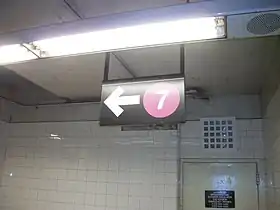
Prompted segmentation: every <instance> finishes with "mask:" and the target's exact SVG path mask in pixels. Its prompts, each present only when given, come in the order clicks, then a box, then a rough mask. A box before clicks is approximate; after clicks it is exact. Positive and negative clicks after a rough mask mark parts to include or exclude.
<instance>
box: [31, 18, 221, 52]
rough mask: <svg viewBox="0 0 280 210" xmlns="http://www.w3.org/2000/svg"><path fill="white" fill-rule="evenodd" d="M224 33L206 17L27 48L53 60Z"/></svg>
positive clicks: (60, 39) (218, 22) (54, 40)
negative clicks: (67, 56) (38, 51)
mask: <svg viewBox="0 0 280 210" xmlns="http://www.w3.org/2000/svg"><path fill="white" fill-rule="evenodd" d="M225 33H226V32H225V26H224V18H223V17H219V18H216V17H205V18H196V19H183V20H176V21H168V22H158V23H150V24H144V25H137V26H130V27H123V28H116V29H108V30H103V31H95V32H90V33H83V34H75V35H67V36H62V37H55V38H50V39H45V40H39V41H35V42H32V43H30V44H31V45H32V46H35V48H36V49H40V51H41V53H40V55H41V56H42V57H54V56H65V55H71V54H80V53H90V52H104V51H114V50H120V49H127V48H137V47H144V46H153V45H165V44H172V43H182V42H187V41H195V40H205V39H216V38H223V37H225Z"/></svg>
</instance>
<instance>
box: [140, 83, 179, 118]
mask: <svg viewBox="0 0 280 210" xmlns="http://www.w3.org/2000/svg"><path fill="white" fill-rule="evenodd" d="M179 104H180V93H179V91H178V89H177V88H176V87H175V86H174V85H172V84H170V83H157V84H155V85H153V86H152V87H151V88H149V89H148V90H147V91H146V92H145V94H144V97H143V105H144V108H145V110H146V111H147V112H148V113H149V114H150V115H151V116H152V117H155V118H165V117H168V116H170V115H172V114H173V113H174V112H175V111H176V110H177V108H178V107H179Z"/></svg>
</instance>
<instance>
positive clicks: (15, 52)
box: [0, 44, 37, 65]
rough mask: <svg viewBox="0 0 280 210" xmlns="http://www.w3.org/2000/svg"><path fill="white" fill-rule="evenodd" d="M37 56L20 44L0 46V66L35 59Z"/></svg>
mask: <svg viewBox="0 0 280 210" xmlns="http://www.w3.org/2000/svg"><path fill="white" fill-rule="evenodd" d="M36 58H37V56H36V55H34V54H33V53H32V52H30V51H28V50H27V49H26V48H25V47H23V46H21V45H20V44H14V45H6V46H2V47H1V46H0V64H1V65H3V64H8V63H15V62H20V61H26V60H32V59H36Z"/></svg>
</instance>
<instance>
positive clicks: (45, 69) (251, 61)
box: [0, 37, 280, 104]
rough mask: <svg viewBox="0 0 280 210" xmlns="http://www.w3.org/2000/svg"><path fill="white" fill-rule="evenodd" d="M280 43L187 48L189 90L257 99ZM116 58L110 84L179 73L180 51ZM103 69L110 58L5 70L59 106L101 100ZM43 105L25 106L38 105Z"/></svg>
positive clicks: (175, 48)
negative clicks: (265, 73) (44, 92)
mask: <svg viewBox="0 0 280 210" xmlns="http://www.w3.org/2000/svg"><path fill="white" fill-rule="evenodd" d="M279 43H280V42H279V37H271V38H258V39H246V40H245V39H243V40H226V41H213V42H212V41H211V42H200V43H191V44H186V45H185V73H186V86H187V87H199V88H201V89H203V90H205V91H206V92H207V94H210V95H224V94H257V93H259V92H260V90H261V88H262V84H263V77H264V72H265V71H268V70H269V69H270V68H271V66H270V65H271V64H272V63H274V65H275V62H278V63H279V62H280V60H279V46H280V45H279ZM277 50H278V51H277ZM115 54H116V56H114V55H111V61H110V75H109V78H110V79H119V78H131V77H132V75H131V73H129V72H128V71H127V70H126V68H128V69H129V71H130V72H132V74H134V75H135V76H137V77H142V76H152V75H162V74H172V73H179V71H180V56H179V55H180V53H179V46H178V45H176V46H166V47H156V48H146V49H144V48H143V49H136V50H129V51H121V52H116V53H115ZM120 61H121V62H122V63H123V64H125V65H122V64H121V62H120ZM104 63H105V54H87V55H79V56H71V57H63V58H54V59H42V60H35V61H29V62H25V63H18V64H11V65H7V66H5V68H6V69H9V70H11V71H12V72H14V73H16V74H15V75H17V76H20V77H21V78H25V79H26V80H28V81H31V83H32V84H35V85H37V86H38V87H40V88H41V89H43V90H45V91H46V92H48V94H52V95H54V96H57V100H60V99H61V98H62V99H65V100H66V101H67V100H69V101H92V100H98V99H99V97H100V92H101V84H102V80H103V72H104ZM0 71H1V70H0ZM0 73H1V72H0ZM0 82H1V81H0ZM33 88H34V91H35V89H36V88H35V86H34V87H33ZM29 92H30V90H29ZM25 94H26V93H25ZM30 94H32V91H31V92H30ZM42 94H43V93H42ZM41 97H42V96H41ZM18 98H20V97H18ZM11 99H12V100H13V99H14V96H12V95H11ZM43 99H44V100H42V98H38V100H39V101H40V100H41V101H40V102H39V103H48V102H49V103H53V101H55V100H54V98H49V99H48V98H47V97H46V95H44V97H43ZM46 99H48V100H49V101H46ZM38 100H37V101H34V100H33V101H32V103H31V101H30V102H29V103H26V100H25V101H21V103H25V104H33V103H35V102H36V103H38Z"/></svg>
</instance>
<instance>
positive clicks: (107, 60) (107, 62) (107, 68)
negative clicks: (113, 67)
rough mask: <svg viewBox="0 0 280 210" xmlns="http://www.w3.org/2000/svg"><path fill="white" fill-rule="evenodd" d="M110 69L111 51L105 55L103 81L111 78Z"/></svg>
mask: <svg viewBox="0 0 280 210" xmlns="http://www.w3.org/2000/svg"><path fill="white" fill-rule="evenodd" d="M109 71H110V53H109V52H107V53H106V57H105V66H104V76H103V82H106V81H108V80H109Z"/></svg>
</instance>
